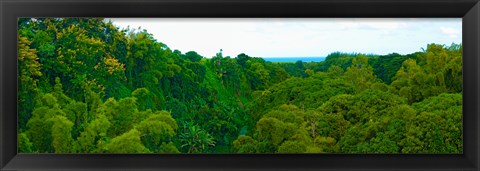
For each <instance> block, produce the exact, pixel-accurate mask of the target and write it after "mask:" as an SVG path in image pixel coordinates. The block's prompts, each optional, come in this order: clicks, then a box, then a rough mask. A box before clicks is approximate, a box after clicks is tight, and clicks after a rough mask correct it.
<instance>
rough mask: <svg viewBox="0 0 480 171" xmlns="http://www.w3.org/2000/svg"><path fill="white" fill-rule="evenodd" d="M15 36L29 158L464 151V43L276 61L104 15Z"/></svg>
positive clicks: (23, 143) (22, 140) (45, 22)
mask: <svg viewBox="0 0 480 171" xmlns="http://www.w3.org/2000/svg"><path fill="white" fill-rule="evenodd" d="M18 28H19V30H18V43H17V46H18V78H19V80H18V129H19V130H18V142H19V149H18V150H19V152H21V153H230V152H234V153H462V152H463V146H462V145H463V137H462V132H463V130H462V94H461V93H462V78H463V76H462V45H458V44H452V45H450V46H445V45H438V44H429V45H428V46H427V49H426V50H424V51H422V52H416V53H412V54H406V55H400V54H397V53H392V54H388V55H380V56H378V55H367V54H359V53H353V54H348V53H341V52H334V53H331V54H329V55H328V56H327V57H326V59H325V61H323V62H302V61H297V62H292V63H273V62H267V61H265V60H264V59H262V58H258V57H251V56H248V55H246V54H243V53H242V54H239V55H237V56H236V57H229V56H223V54H222V50H220V52H219V53H217V54H216V55H215V56H213V57H211V58H204V57H203V56H201V55H200V54H198V53H197V52H195V51H189V52H187V53H185V54H182V52H180V51H179V50H172V49H170V48H169V47H168V46H166V45H165V44H163V43H162V42H160V41H158V40H155V38H154V37H153V35H152V34H150V33H149V32H147V30H141V29H138V30H135V29H129V28H128V29H124V30H120V29H119V28H117V27H116V26H115V25H113V24H112V23H111V22H108V21H106V20H104V19H103V18H35V19H29V18H20V19H19V20H18Z"/></svg>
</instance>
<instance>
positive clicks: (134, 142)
mask: <svg viewBox="0 0 480 171" xmlns="http://www.w3.org/2000/svg"><path fill="white" fill-rule="evenodd" d="M140 136H141V133H140V132H139V131H137V130H136V129H132V130H130V131H128V132H126V133H124V134H122V135H120V136H118V137H115V138H113V139H112V140H111V141H110V143H108V144H107V145H106V146H105V149H104V150H105V152H107V153H148V152H149V150H148V149H147V148H146V147H145V146H144V145H143V144H142V141H141V140H140Z"/></svg>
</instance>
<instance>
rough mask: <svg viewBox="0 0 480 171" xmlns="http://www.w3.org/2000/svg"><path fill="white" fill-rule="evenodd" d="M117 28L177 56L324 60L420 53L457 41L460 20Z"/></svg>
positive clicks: (197, 22) (155, 23)
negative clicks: (149, 38)
mask: <svg viewBox="0 0 480 171" xmlns="http://www.w3.org/2000/svg"><path fill="white" fill-rule="evenodd" d="M107 20H111V21H112V22H113V24H114V25H116V26H118V27H120V28H127V26H130V28H138V27H141V28H142V29H146V30H147V31H148V32H149V33H151V34H153V36H154V38H155V39H157V41H159V42H162V43H165V44H166V45H167V46H168V47H169V48H170V49H172V50H175V49H178V50H180V51H181V52H182V53H186V52H188V51H196V52H197V53H199V54H200V55H202V56H205V57H212V56H215V54H216V53H218V52H219V51H220V49H222V50H223V55H224V56H231V57H236V56H237V55H238V54H240V53H245V54H247V55H249V56H254V57H324V56H327V55H328V54H330V53H332V52H336V51H340V52H357V53H373V54H379V55H384V54H389V53H392V52H397V53H400V54H408V53H413V52H418V51H421V48H422V47H423V48H425V47H426V45H427V44H429V43H438V44H445V45H450V44H452V43H457V44H458V43H461V42H462V19H461V18H447V19H445V18H444V19H438V18H435V19H434V18H431V19H399V18H392V19H359V18H358V19H353V18H349V19H341V18H335V19H321V18H315V19H306V18H304V19H298V18H290V19H279V18H276V19H275V18H269V19H266V18H251V19H231V18H228V19H225V18H224V19H219V18H208V19H207V18H205V19H193V18H161V19H159V18H157V19H155V18H148V19H147V18H143V19H139V18H114V19H107Z"/></svg>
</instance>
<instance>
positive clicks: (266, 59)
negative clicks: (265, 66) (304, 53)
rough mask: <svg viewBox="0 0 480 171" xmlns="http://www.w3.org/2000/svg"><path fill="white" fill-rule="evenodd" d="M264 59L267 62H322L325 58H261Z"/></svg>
mask: <svg viewBox="0 0 480 171" xmlns="http://www.w3.org/2000/svg"><path fill="white" fill-rule="evenodd" d="M263 59H265V61H269V62H297V61H299V60H300V61H302V62H322V61H324V60H325V57H268V58H263Z"/></svg>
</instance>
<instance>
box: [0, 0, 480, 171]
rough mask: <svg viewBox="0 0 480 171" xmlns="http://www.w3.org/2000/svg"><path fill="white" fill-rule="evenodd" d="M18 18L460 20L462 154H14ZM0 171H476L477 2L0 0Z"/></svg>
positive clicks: (479, 29)
mask: <svg viewBox="0 0 480 171" xmlns="http://www.w3.org/2000/svg"><path fill="white" fill-rule="evenodd" d="M18 17H227V18H228V17H288V18H297V17H307V18H311V17H340V18H342V17H379V18H396V17H399V18H404V17H418V18H427V17H432V18H437V17H458V18H463V21H462V22H463V33H462V34H463V40H462V43H463V90H464V92H463V125H464V127H463V130H464V131H463V133H464V134H463V135H464V137H463V142H464V147H463V149H464V153H463V154H451V155H450V154H441V155H433V154H414V155H407V154H398V155H386V154H379V155H374V154H369V155H365V154H327V155H324V154H323V155H320V154H275V155H274V154H205V155H200V154H183V155H182V154H179V155H155V154H132V155H117V154H89V155H86V154H81V155H80V154H71V155H66V154H17V141H16V140H17V134H16V131H17V122H16V121H17V119H16V117H17V113H16V111H17V105H16V103H17V101H16V99H17V91H16V90H17V81H16V80H17V68H16V66H17V65H16V64H17V58H16V56H17V55H16V52H17V18H18ZM0 19H1V20H0V27H1V32H0V52H1V57H0V73H1V74H0V95H1V96H0V109H1V111H0V151H1V152H0V170H97V169H98V170H104V169H105V170H118V169H132V170H133V169H136V170H152V169H153V170H155V169H156V170H479V169H480V165H479V164H480V156H479V154H480V153H479V152H480V151H479V150H480V148H479V145H480V139H479V138H480V136H479V132H480V131H479V130H480V127H479V123H480V117H479V116H478V115H479V104H480V103H479V102H480V101H479V98H480V94H479V93H480V91H479V89H480V87H479V72H480V63H479V62H480V60H478V58H479V57H480V46H479V43H480V42H479V41H480V37H479V36H480V25H479V24H480V20H479V19H480V4H479V1H478V0H243V1H242V0H223V1H222V0H117V1H109V0H100V1H94V0H83V1H79V0H38V1H33V0H0Z"/></svg>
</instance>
